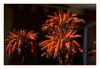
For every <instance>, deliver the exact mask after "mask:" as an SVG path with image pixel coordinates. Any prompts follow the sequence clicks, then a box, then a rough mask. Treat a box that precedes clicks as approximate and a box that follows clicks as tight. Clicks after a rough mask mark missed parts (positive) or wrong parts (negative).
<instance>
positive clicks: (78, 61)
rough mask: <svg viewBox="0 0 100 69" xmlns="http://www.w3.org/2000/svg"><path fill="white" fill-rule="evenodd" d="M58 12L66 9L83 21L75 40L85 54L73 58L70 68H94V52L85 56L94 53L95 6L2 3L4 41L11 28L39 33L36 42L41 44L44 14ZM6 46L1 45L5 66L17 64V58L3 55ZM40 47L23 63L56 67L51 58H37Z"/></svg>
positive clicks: (45, 15)
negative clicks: (86, 66) (92, 66)
mask: <svg viewBox="0 0 100 69" xmlns="http://www.w3.org/2000/svg"><path fill="white" fill-rule="evenodd" d="M59 9H61V10H63V11H64V12H67V10H68V9H71V10H72V11H74V12H76V13H77V14H78V17H79V18H81V19H84V20H85V22H86V23H85V25H83V27H82V29H81V32H80V34H82V35H83V37H82V38H80V39H79V40H78V41H79V43H80V44H81V46H82V48H83V49H84V51H85V52H84V53H83V54H80V55H76V56H75V59H74V62H73V64H72V65H95V64H96V58H92V57H93V56H95V57H96V53H95V54H94V53H93V54H91V53H88V52H90V51H91V50H94V49H95V50H96V43H94V41H96V4H4V40H5V39H6V38H7V33H9V32H10V31H11V30H12V29H13V28H15V29H16V30H18V29H28V30H34V32H39V34H38V36H39V38H38V39H37V41H38V42H41V41H42V40H44V39H45V37H44V36H43V35H44V34H45V33H43V31H42V30H41V27H42V24H43V23H45V20H47V19H48V18H47V15H53V13H54V12H58V10H59ZM6 46H7V43H6V42H4V64H5V65H8V64H19V63H16V62H15V60H16V61H18V60H19V59H18V58H17V57H16V58H15V57H14V58H13V59H9V58H8V56H7V53H6ZM40 54H41V52H40V47H37V54H36V55H35V56H29V57H27V58H29V60H25V62H24V64H27V65H57V63H58V62H57V61H56V60H54V59H53V58H49V59H46V58H45V57H42V58H41V56H40Z"/></svg>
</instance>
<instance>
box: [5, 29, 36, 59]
mask: <svg viewBox="0 0 100 69" xmlns="http://www.w3.org/2000/svg"><path fill="white" fill-rule="evenodd" d="M36 38H37V33H33V32H32V31H29V32H28V31H26V30H20V31H13V32H10V33H9V36H8V38H7V39H6V41H7V42H8V44H7V47H6V51H7V54H8V56H9V57H11V55H12V54H14V51H15V49H17V50H18V54H20V53H21V46H22V44H23V43H25V42H26V43H27V44H28V45H29V46H30V47H31V50H33V42H34V40H36Z"/></svg>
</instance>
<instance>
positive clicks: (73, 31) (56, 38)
mask: <svg viewBox="0 0 100 69" xmlns="http://www.w3.org/2000/svg"><path fill="white" fill-rule="evenodd" d="M76 15H77V14H76V13H73V12H72V11H71V10H68V12H67V13H63V12H62V11H60V12H59V13H58V14H57V13H54V16H51V15H49V16H48V17H49V18H50V19H49V20H47V21H46V23H45V24H43V27H42V29H43V31H48V33H49V35H46V36H45V37H47V38H48V39H47V40H44V41H43V42H41V43H40V46H41V47H42V49H41V50H45V51H46V52H44V53H43V54H42V55H41V56H44V55H45V56H46V57H52V56H53V57H54V58H58V60H59V63H60V64H67V63H68V64H70V63H71V61H72V60H71V59H70V58H69V57H71V58H72V59H73V57H74V54H75V53H76V52H77V51H80V52H83V50H82V49H81V46H80V44H79V43H78V42H77V41H76V40H75V39H77V38H79V37H81V35H79V34H77V31H78V29H79V24H83V23H85V22H84V20H83V19H79V18H77V17H76ZM63 59H65V61H63Z"/></svg>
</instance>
